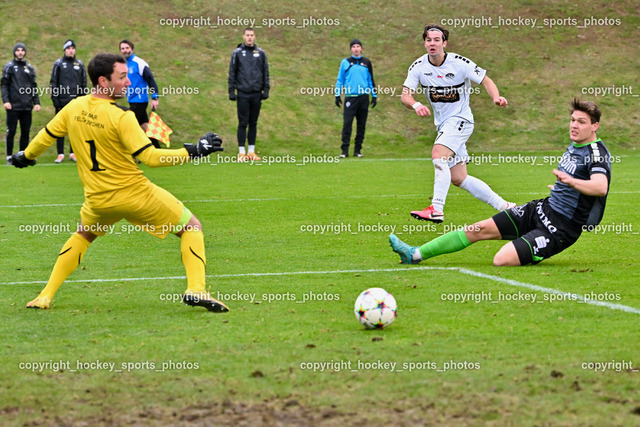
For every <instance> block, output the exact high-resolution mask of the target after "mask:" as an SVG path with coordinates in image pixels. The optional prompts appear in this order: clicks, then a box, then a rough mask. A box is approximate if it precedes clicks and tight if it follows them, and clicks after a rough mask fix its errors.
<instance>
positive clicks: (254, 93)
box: [229, 28, 270, 162]
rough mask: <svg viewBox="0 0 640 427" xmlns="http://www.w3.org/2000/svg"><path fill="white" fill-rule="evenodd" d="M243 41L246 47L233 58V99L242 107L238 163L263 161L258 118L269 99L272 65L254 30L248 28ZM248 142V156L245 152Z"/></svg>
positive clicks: (239, 126)
mask: <svg viewBox="0 0 640 427" xmlns="http://www.w3.org/2000/svg"><path fill="white" fill-rule="evenodd" d="M242 39H243V40H244V43H241V44H239V45H238V48H237V49H236V50H234V51H233V53H232V54H231V63H230V64H229V99H230V100H231V101H236V100H237V106H238V149H239V153H238V161H242V162H245V161H247V160H252V161H258V160H260V157H258V156H257V155H256V153H255V150H256V135H257V133H258V116H259V115H260V107H261V106H262V100H263V99H267V98H269V88H270V86H269V64H268V63H267V55H266V54H265V53H264V50H262V49H260V48H259V47H258V46H256V45H255V39H256V34H255V32H254V31H253V28H245V30H244V32H243V33H242ZM236 91H237V95H236ZM247 127H249V132H248V135H247ZM247 138H248V139H249V151H248V153H247V152H246V151H245V141H246V140H247Z"/></svg>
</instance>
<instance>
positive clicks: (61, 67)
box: [50, 39, 87, 163]
mask: <svg viewBox="0 0 640 427" xmlns="http://www.w3.org/2000/svg"><path fill="white" fill-rule="evenodd" d="M62 50H63V51H64V55H63V56H62V58H60V59H57V60H56V62H54V63H53V69H52V70H51V82H50V86H51V101H53V107H54V108H55V109H56V114H58V112H59V111H60V110H62V109H63V108H64V106H65V105H67V104H68V103H69V102H71V101H72V100H73V99H75V98H77V97H78V96H82V95H86V94H87V71H86V70H85V68H84V64H83V63H82V61H81V60H79V59H77V58H76V44H75V43H74V41H73V40H71V39H68V40H67V41H66V42H64V44H63V45H62ZM57 149H58V157H57V158H56V160H55V162H56V163H62V162H63V161H64V137H60V138H58V141H57ZM69 158H70V159H71V160H73V161H74V162H75V161H76V156H75V154H73V147H72V146H71V143H69Z"/></svg>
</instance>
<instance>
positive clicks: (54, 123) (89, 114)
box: [13, 53, 229, 312]
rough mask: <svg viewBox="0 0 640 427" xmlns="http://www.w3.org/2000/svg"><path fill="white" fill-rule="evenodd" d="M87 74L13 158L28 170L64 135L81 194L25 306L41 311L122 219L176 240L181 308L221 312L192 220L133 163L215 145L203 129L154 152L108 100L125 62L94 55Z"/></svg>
mask: <svg viewBox="0 0 640 427" xmlns="http://www.w3.org/2000/svg"><path fill="white" fill-rule="evenodd" d="M88 72H89V77H90V78H91V82H92V84H93V90H92V92H91V94H89V95H86V96H82V97H79V98H76V99H75V100H73V101H71V102H70V103H69V104H68V105H67V106H65V108H63V109H62V110H61V111H60V112H59V113H58V114H57V115H56V116H55V117H54V118H53V120H51V121H50V122H49V123H48V124H47V125H46V126H45V128H44V129H42V130H41V131H40V132H39V133H38V135H37V136H36V137H35V138H34V139H33V141H31V143H30V144H29V146H28V147H27V149H26V150H25V151H20V152H19V153H16V154H14V155H13V164H14V166H16V167H19V168H23V167H26V166H33V165H35V163H36V162H35V159H36V157H38V156H39V155H41V154H42V153H44V152H45V151H46V149H47V148H49V147H50V146H51V145H52V144H53V143H54V142H56V140H57V138H60V137H63V136H65V135H69V139H70V140H71V144H72V145H73V147H74V151H75V153H76V157H77V159H78V173H79V174H80V180H81V181H82V185H83V186H84V195H85V201H84V203H83V205H82V208H81V210H80V218H81V224H80V225H79V227H78V231H77V232H76V233H74V234H73V235H72V236H71V237H70V238H69V240H67V242H66V243H65V244H64V246H63V247H62V250H61V251H60V255H59V256H58V260H57V261H56V263H55V265H54V267H53V271H52V272H51V276H50V277H49V281H48V282H47V285H46V286H45V288H44V289H43V290H42V292H41V293H40V295H39V296H38V297H37V298H36V299H34V300H33V301H31V302H29V303H28V304H27V307H28V308H45V309H46V308H49V306H50V304H51V300H53V296H54V295H55V293H56V291H57V290H58V288H59V287H60V285H62V283H63V282H64V281H65V279H66V278H67V276H69V274H71V273H72V272H73V271H74V270H75V269H76V268H77V267H78V265H79V264H80V261H81V260H82V257H83V256H84V254H85V252H86V251H87V249H88V248H89V245H90V244H91V243H92V242H93V241H94V240H95V239H96V238H97V237H98V236H103V235H104V234H105V233H106V232H107V231H108V230H109V227H110V226H111V225H113V224H115V223H116V222H118V221H120V220H121V219H123V218H124V219H126V220H127V221H129V222H130V223H132V224H135V225H139V226H141V228H142V229H144V230H145V231H147V232H148V233H150V234H152V235H154V236H156V237H159V238H161V239H164V238H165V237H166V236H167V235H168V234H169V233H173V234H175V235H176V236H178V237H180V250H181V252H182V262H183V264H184V267H185V270H186V273H187V284H188V288H187V291H186V292H185V294H184V295H183V297H182V300H183V302H184V303H185V304H187V305H191V306H196V305H197V306H202V307H205V308H207V309H208V310H209V311H213V312H226V311H229V309H228V307H227V306H226V305H224V304H223V303H222V302H220V301H217V300H215V299H213V298H212V297H211V295H210V294H209V292H207V290H206V288H205V280H206V277H205V266H206V257H205V250H204V236H203V234H202V226H201V225H200V222H199V221H198V219H197V218H196V217H195V216H194V215H193V214H192V213H191V212H190V211H189V209H187V208H186V207H185V206H184V205H183V204H182V202H181V201H180V200H178V199H177V198H176V197H174V196H173V195H172V194H171V193H169V192H168V191H166V190H164V189H163V188H160V187H158V186H156V185H155V184H153V183H152V182H151V181H149V180H148V179H147V178H146V177H145V176H144V175H143V174H142V171H141V170H140V169H139V168H138V166H137V161H136V159H139V160H140V161H142V162H143V163H145V164H146V165H148V166H151V167H158V166H171V165H175V164H182V163H185V162H186V161H188V160H190V159H193V158H197V157H203V156H207V155H209V154H211V153H213V152H215V151H222V140H221V139H220V138H219V137H218V136H217V135H216V134H214V133H211V132H209V133H208V134H206V135H205V136H203V137H202V138H201V139H200V140H199V141H198V142H197V143H196V144H195V145H193V144H184V148H181V149H179V150H164V149H162V150H161V149H156V148H155V147H154V146H153V144H152V143H151V141H150V140H149V138H148V137H147V136H146V135H145V134H144V132H143V131H142V129H141V128H140V125H139V124H138V122H137V120H136V117H135V115H134V114H133V112H131V111H129V110H128V109H127V108H123V107H120V106H118V105H116V103H115V102H114V101H115V99H116V98H122V97H125V96H126V91H127V87H128V86H129V85H130V84H131V82H130V81H129V79H128V77H127V63H126V61H125V59H124V58H123V57H122V56H120V55H114V54H109V53H100V54H98V55H96V56H95V57H94V58H93V59H92V60H91V62H90V63H89V67H88Z"/></svg>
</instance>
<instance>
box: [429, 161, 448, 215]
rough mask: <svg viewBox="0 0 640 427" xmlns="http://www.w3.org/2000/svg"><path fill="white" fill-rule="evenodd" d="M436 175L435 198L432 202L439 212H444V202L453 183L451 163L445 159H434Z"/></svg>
mask: <svg viewBox="0 0 640 427" xmlns="http://www.w3.org/2000/svg"><path fill="white" fill-rule="evenodd" d="M433 167H434V168H435V176H434V178H433V199H432V201H431V204H432V205H433V208H434V209H435V210H437V211H438V212H444V204H445V202H446V200H447V193H448V192H449V186H450V185H451V170H450V169H449V163H447V161H446V160H443V159H433Z"/></svg>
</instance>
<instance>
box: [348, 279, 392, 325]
mask: <svg viewBox="0 0 640 427" xmlns="http://www.w3.org/2000/svg"><path fill="white" fill-rule="evenodd" d="M397 308H398V305H397V304H396V299H395V298H394V297H393V295H391V294H390V293H389V292H387V291H385V290H384V289H382V288H370V289H367V290H366V291H364V292H362V293H361V294H360V296H359V297H358V299H356V304H355V306H354V307H353V311H354V312H355V314H356V319H358V321H359V322H360V323H361V324H362V325H364V327H365V328H367V329H382V328H384V327H386V326H389V325H390V324H391V322H393V321H394V319H395V318H396V310H397Z"/></svg>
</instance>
